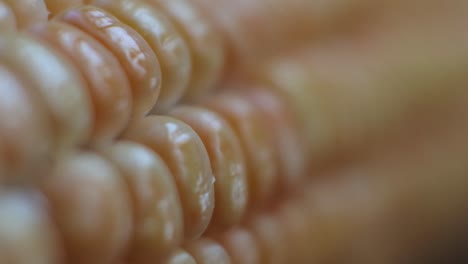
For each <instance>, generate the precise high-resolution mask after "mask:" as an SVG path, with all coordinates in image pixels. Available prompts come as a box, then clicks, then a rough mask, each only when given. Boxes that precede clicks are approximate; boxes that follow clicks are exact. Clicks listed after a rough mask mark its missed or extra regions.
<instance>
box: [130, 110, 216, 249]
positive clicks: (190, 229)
mask: <svg viewBox="0 0 468 264" xmlns="http://www.w3.org/2000/svg"><path fill="white" fill-rule="evenodd" d="M123 138H124V139H127V140H130V141H135V142H138V143H141V144H143V145H145V146H146V147H148V148H150V149H152V150H153V151H155V152H156V153H158V154H159V155H160V156H161V158H162V159H163V160H164V161H165V163H166V164H167V166H168V167H169V169H170V171H171V173H172V175H173V176H174V179H175V182H176V184H177V188H178V191H179V195H180V200H181V202H182V208H183V210H184V233H185V239H186V240H192V239H195V238H198V237H199V236H200V235H201V234H202V233H203V232H204V231H205V230H206V228H207V227H208V224H209V222H210V220H211V216H212V214H213V208H214V181H215V179H214V177H213V172H212V170H211V165H210V160H209V158H208V153H207V151H206V148H205V146H204V145H203V142H202V141H201V139H200V137H199V136H198V135H197V134H196V133H195V131H193V129H192V128H191V127H190V126H189V125H187V124H185V123H183V122H182V121H179V120H177V119H175V118H171V117H168V116H148V117H146V118H143V119H141V120H139V121H138V122H135V123H133V124H132V125H131V126H130V127H129V129H128V130H127V131H126V132H125V134H124V135H123Z"/></svg>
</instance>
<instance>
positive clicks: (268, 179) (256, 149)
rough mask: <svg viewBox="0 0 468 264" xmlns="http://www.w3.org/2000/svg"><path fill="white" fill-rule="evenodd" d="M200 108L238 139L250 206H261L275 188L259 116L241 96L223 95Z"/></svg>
mask: <svg viewBox="0 0 468 264" xmlns="http://www.w3.org/2000/svg"><path fill="white" fill-rule="evenodd" d="M201 105H202V106H203V107H206V108H208V109H211V110H213V111H215V112H216V113H218V114H219V115H221V116H222V117H223V118H225V120H226V121H228V123H229V124H230V125H231V126H232V128H233V129H234V130H235V132H236V134H237V135H238V136H239V139H240V141H241V146H242V149H243V151H244V155H245V158H246V166H247V179H248V180H249V182H248V185H249V206H250V207H259V206H264V205H266V203H267V202H268V201H269V198H270V197H271V195H272V193H273V191H274V190H275V189H276V188H277V182H278V181H277V180H278V171H277V169H278V168H277V165H276V164H275V152H274V148H273V146H274V144H273V138H271V137H270V136H271V133H269V130H268V127H267V126H266V120H265V119H263V116H262V115H261V113H260V112H259V111H258V110H257V109H256V108H255V106H254V105H252V104H251V103H250V102H249V101H248V100H247V99H246V98H245V97H244V96H242V95H241V94H239V93H235V92H233V91H224V92H223V93H219V94H217V95H215V96H212V97H210V98H208V99H207V100H204V101H203V102H202V103H201Z"/></svg>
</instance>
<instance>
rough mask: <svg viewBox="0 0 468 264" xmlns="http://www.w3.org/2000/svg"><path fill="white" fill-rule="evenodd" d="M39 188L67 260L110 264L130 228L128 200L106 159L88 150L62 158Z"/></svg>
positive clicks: (124, 243)
mask: <svg viewBox="0 0 468 264" xmlns="http://www.w3.org/2000/svg"><path fill="white" fill-rule="evenodd" d="M42 189H43V191H44V193H45V195H46V197H47V198H48V200H49V202H50V204H51V211H52V215H53V217H54V220H55V222H56V224H57V226H58V229H59V231H60V233H61V235H62V237H63V242H64V245H65V249H66V252H67V261H68V262H67V263H74V264H75V263H77V264H104V263H113V262H114V261H116V260H117V259H119V258H121V257H122V256H123V254H125V253H126V249H127V248H128V243H129V239H130V235H131V233H132V226H133V216H132V210H131V204H130V198H129V194H128V189H127V188H126V186H125V183H124V182H123V179H122V178H121V176H120V175H119V172H118V170H117V169H116V168H114V167H113V166H112V164H111V163H110V162H108V161H107V160H106V159H104V158H103V157H101V156H99V155H97V154H95V153H92V152H77V153H73V154H70V155H67V156H63V157H61V159H60V160H59V161H58V163H57V165H56V167H55V168H54V170H53V172H52V173H51V175H50V176H49V177H47V178H45V180H44V183H43V184H42Z"/></svg>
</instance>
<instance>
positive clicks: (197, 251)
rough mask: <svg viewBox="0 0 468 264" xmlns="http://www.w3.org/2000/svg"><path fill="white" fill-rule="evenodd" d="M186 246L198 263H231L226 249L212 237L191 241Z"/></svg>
mask: <svg viewBox="0 0 468 264" xmlns="http://www.w3.org/2000/svg"><path fill="white" fill-rule="evenodd" d="M184 248H185V249H186V250H187V251H188V252H189V253H190V254H192V256H193V257H194V259H195V261H196V262H197V263H198V264H231V259H230V258H229V255H228V254H227V253H226V250H224V248H223V247H222V246H221V245H220V244H219V243H217V242H216V241H215V240H212V239H210V238H200V239H198V240H195V241H192V242H189V243H188V244H186V245H185V246H184Z"/></svg>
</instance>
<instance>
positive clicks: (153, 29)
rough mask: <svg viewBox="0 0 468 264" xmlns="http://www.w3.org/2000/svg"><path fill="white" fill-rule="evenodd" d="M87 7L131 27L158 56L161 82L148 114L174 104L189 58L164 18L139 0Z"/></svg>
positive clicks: (185, 81) (105, 0)
mask: <svg viewBox="0 0 468 264" xmlns="http://www.w3.org/2000/svg"><path fill="white" fill-rule="evenodd" d="M90 4H91V5H94V6H97V7H99V8H102V9H105V10H106V11H108V12H110V13H111V14H113V15H114V16H116V17H117V18H118V19H120V21H121V22H123V23H125V24H127V25H128V26H130V27H132V28H133V29H134V30H135V31H137V32H138V33H139V34H140V35H141V36H142V37H143V38H144V39H145V40H146V42H147V43H148V44H149V45H150V47H151V48H152V49H153V51H154V53H155V54H156V56H157V57H158V59H159V63H160V65H161V74H162V76H163V80H162V85H161V93H160V95H159V100H158V103H157V104H156V105H155V108H153V110H152V112H153V113H161V112H164V111H166V110H167V109H169V108H170V107H172V106H173V105H174V104H175V103H177V102H178V101H179V100H180V99H181V98H182V96H183V95H184V93H185V91H186V90H187V87H188V85H189V81H190V78H191V71H192V58H191V55H190V50H189V47H188V45H187V43H186V42H185V40H184V39H183V38H182V36H181V35H180V34H179V32H178V31H177V30H176V29H175V27H174V25H173V24H172V23H171V22H170V21H169V19H168V18H167V17H166V15H164V14H163V13H162V12H161V11H160V10H158V9H156V8H154V7H153V6H152V5H150V4H149V3H147V2H145V1H143V0H93V1H90Z"/></svg>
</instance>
